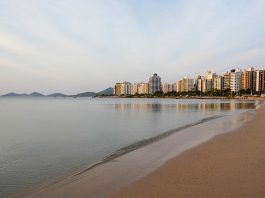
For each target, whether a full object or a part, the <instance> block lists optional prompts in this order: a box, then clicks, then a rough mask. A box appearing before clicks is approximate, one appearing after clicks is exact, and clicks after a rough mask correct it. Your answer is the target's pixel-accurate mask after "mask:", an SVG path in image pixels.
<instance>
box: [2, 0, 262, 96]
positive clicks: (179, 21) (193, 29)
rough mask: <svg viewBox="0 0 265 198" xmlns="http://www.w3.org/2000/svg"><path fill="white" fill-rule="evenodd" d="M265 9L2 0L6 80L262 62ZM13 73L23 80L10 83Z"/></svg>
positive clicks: (125, 76) (121, 76)
mask: <svg viewBox="0 0 265 198" xmlns="http://www.w3.org/2000/svg"><path fill="white" fill-rule="evenodd" d="M264 10H265V3H264V2H263V1H223V0H214V1H210V2H209V1H206V0H205V1H193V0H188V1H182V2H178V1H171V0H167V1H163V2H162V1H149V0H147V1H129V0H125V1H123V0H118V1H107V0H99V1H85V0H77V1H72V0H65V1H52V0H46V1H44V0H36V1H31V0H25V1H20V0H10V1H2V2H1V3H0V52H1V53H0V60H2V62H0V64H1V65H0V66H1V70H2V71H1V72H0V79H5V80H2V84H5V85H6V87H8V88H10V89H15V90H20V89H21V92H29V91H32V89H34V90H39V91H43V92H46V93H49V92H51V91H52V90H55V89H57V91H60V90H58V89H63V90H66V91H67V92H69V93H74V92H79V91H87V90H100V89H103V88H105V87H108V86H112V85H113V83H115V81H124V80H129V81H132V82H139V81H142V80H147V79H148V77H149V76H150V75H152V73H153V72H157V73H158V74H160V75H161V76H162V79H163V80H165V81H167V82H173V81H175V80H177V78H180V77H181V76H184V75H188V76H191V77H193V76H195V75H197V74H203V73H205V71H206V70H209V69H211V70H213V71H217V72H224V71H226V70H227V68H229V67H230V65H231V66H233V65H238V66H240V65H242V67H243V66H244V65H247V64H254V66H255V65H257V66H261V65H262V64H263V63H264V58H263V56H262V53H263V49H264V46H265V29H264V27H265V21H264V20H263V19H264V15H265V14H264ZM247 57H248V58H247ZM3 60H5V61H3ZM11 63H12V64H11ZM11 71H12V72H11ZM4 75H5V76H4ZM14 75H16V76H19V79H20V81H17V80H16V79H13V82H14V83H12V86H9V85H8V82H9V80H8V79H11V78H12V76H14ZM36 76H38V82H35V83H34V85H29V84H28V86H27V83H29V82H30V81H29V80H27V81H25V83H24V85H23V87H22V86H21V80H22V81H23V79H25V78H29V79H30V78H32V79H36ZM47 80H48V81H49V83H46V86H45V87H43V86H42V85H44V84H45V82H47ZM58 82H60V83H58ZM27 87H28V88H27ZM64 87H65V88H64Z"/></svg>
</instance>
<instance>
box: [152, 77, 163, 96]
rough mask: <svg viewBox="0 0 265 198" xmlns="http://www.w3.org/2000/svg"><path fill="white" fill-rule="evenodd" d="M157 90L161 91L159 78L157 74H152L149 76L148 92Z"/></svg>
mask: <svg viewBox="0 0 265 198" xmlns="http://www.w3.org/2000/svg"><path fill="white" fill-rule="evenodd" d="M158 91H162V83H161V78H160V77H159V76H158V75H157V74H154V75H153V76H151V77H150V78H149V93H150V94H154V93H155V92H158Z"/></svg>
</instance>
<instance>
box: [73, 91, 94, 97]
mask: <svg viewBox="0 0 265 198" xmlns="http://www.w3.org/2000/svg"><path fill="white" fill-rule="evenodd" d="M96 95H97V93H95V92H84V93H79V94H76V95H72V97H94V96H96Z"/></svg>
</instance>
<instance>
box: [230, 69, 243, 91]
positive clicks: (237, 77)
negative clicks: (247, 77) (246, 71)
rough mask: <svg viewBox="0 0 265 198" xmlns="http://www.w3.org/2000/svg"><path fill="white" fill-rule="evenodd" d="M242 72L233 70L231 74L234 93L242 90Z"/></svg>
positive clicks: (231, 87)
mask: <svg viewBox="0 0 265 198" xmlns="http://www.w3.org/2000/svg"><path fill="white" fill-rule="evenodd" d="M241 79H242V71H241V70H240V69H232V70H231V73H230V89H231V91H232V92H239V91H240V90H241Z"/></svg>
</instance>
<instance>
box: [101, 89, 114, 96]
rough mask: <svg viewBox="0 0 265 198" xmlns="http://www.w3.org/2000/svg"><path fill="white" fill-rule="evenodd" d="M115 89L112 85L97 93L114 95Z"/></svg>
mask: <svg viewBox="0 0 265 198" xmlns="http://www.w3.org/2000/svg"><path fill="white" fill-rule="evenodd" d="M113 92H114V89H113V88H112V87H109V88H107V89H104V90H102V91H100V92H98V93H97V95H108V96H109V95H113Z"/></svg>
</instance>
